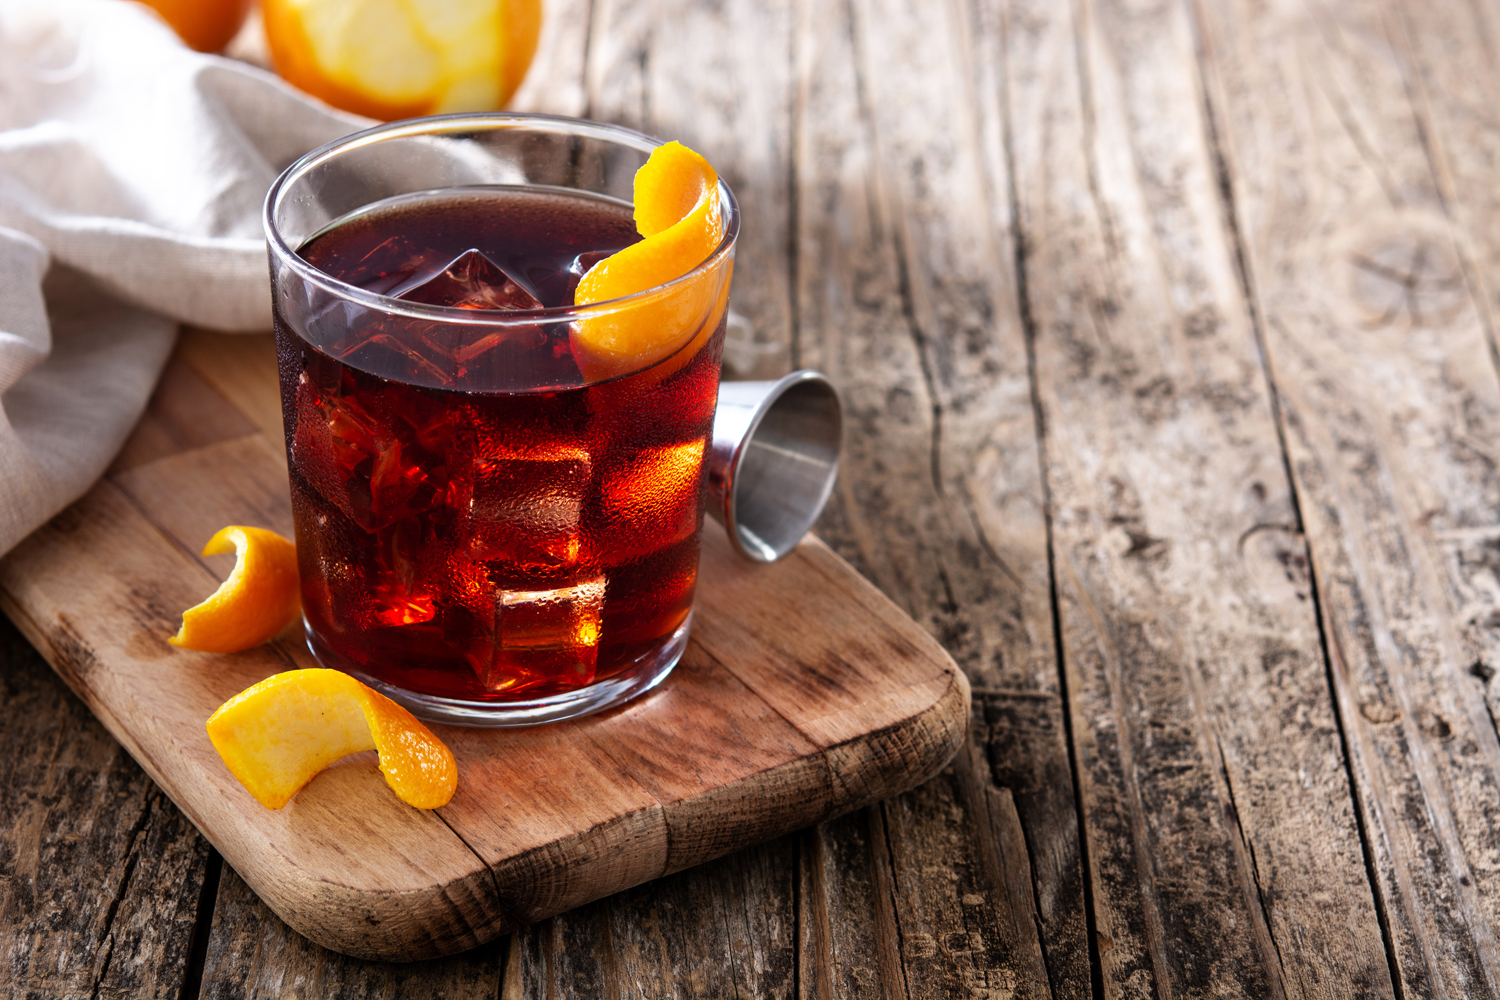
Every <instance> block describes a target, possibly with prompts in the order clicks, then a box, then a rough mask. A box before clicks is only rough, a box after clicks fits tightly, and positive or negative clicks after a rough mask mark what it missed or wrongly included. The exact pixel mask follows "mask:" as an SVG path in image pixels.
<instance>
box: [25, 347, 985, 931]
mask: <svg viewBox="0 0 1500 1000" xmlns="http://www.w3.org/2000/svg"><path fill="white" fill-rule="evenodd" d="M281 440H282V437H281V409H280V402H279V397H278V393H277V384H276V370H275V352H274V348H273V346H272V344H271V340H270V338H269V336H262V337H246V336H241V337H231V336H221V335H216V334H206V333H201V332H196V331H190V332H187V333H185V334H184V335H183V338H182V340H181V342H180V344H179V346H178V349H177V352H176V354H175V355H174V357H173V359H172V362H171V363H170V365H169V367H168V369H167V371H166V373H165V374H164V376H163V379H162V383H161V386H160V387H159V389H158V390H157V393H156V396H155V397H154V398H153V400H152V402H151V404H150V407H149V409H148V411H147V413H146V415H145V416H144V417H143V418H142V420H141V423H140V425H139V426H138V427H137V429H136V431H135V432H134V434H133V436H132V437H131V438H130V440H129V441H128V443H127V444H126V446H125V448H124V450H123V452H122V453H121V455H120V457H119V459H118V460H117V461H116V463H115V465H114V467H113V468H112V469H111V470H110V471H109V473H108V474H107V475H106V476H105V478H104V480H103V481H101V482H100V483H99V484H98V485H97V486H96V487H95V488H94V489H93V490H92V491H91V492H90V493H89V494H88V495H87V496H85V497H84V498H83V499H82V500H80V501H79V502H78V503H76V504H74V505H73V506H72V507H70V508H68V509H67V510H66V511H64V512H63V513H61V514H59V515H58V516H57V517H56V518H54V519H53V520H52V521H51V522H50V523H49V524H47V525H46V526H44V527H43V528H41V529H40V530H38V531H37V532H36V533H35V534H33V535H32V536H31V537H29V538H28V539H26V540H25V541H24V542H22V544H21V545H20V546H19V547H17V548H16V549H15V550H14V551H13V552H11V553H10V555H8V556H7V557H6V558H5V559H4V560H3V561H0V607H3V608H4V610H5V612H6V613H7V614H8V615H9V616H10V617H11V619H12V620H14V621H15V622H16V624H17V625H18V626H19V627H20V628H21V630H22V631H24V632H25V633H26V635H27V636H28V638H30V640H31V641H32V642H33V643H34V644H35V645H36V646H37V648H38V649H39V650H41V652H42V654H43V655H44V656H45V657H46V658H47V659H48V661H49V662H50V663H51V664H52V666H53V668H54V669H56V670H57V672H58V674H59V675H61V676H62V678H63V679H64V680H65V681H66V682H67V683H68V685H69V686H70V687H72V689H73V690H74V691H76V692H77V693H78V696H79V697H80V698H82V699H83V700H84V701H85V702H86V703H87V704H88V705H89V707H90V708H91V709H92V710H93V711H94V713H95V714H96V715H97V716H98V717H99V718H100V720H101V721H102V722H103V723H104V725H105V726H106V727H108V729H109V731H110V732H111V733H113V734H114V735H115V737H116V738H117V739H119V741H120V742H121V743H122V744H123V745H124V746H125V747H126V749H128V750H129V751H130V753H131V754H133V755H134V756H135V758H136V760H138V761H139V762H140V764H141V766H142V767H144V768H145V769H146V771H147V772H148V773H149V774H150V775H151V777H152V778H153V779H155V780H156V782H157V783H158V784H159V785H160V786H161V787H162V788H163V789H164V790H165V791H166V793H167V794H168V795H170V796H171V797H172V799H173V801H175V802H176V803H177V805H178V806H179V807H181V808H182V810H183V812H184V813H186V814H187V815H188V817H189V818H191V819H192V821H193V822H194V823H195V824H196V825H197V827H198V829H199V830H201V831H202V832H203V834H204V836H206V837H207V838H208V839H209V840H210V841H212V842H213V844H214V846H215V847H217V848H218V849H219V851H220V853H222V854H223V856H224V857H225V859H226V860H228V862H229V863H230V864H231V865H233V866H234V869H235V870H236V871H237V872H239V874H240V875H241V876H243V877H244V879H245V881H246V882H248V883H249V884H250V885H251V887H253V888H254V889H255V891H256V892H257V893H259V894H260V896H261V898H262V899H264V900H265V901H266V903H267V904H269V905H270V907H271V908H272V909H273V910H275V911H276V912H277V913H278V914H279V915H280V916H281V917H282V918H283V919H284V920H285V921H286V922H287V923H288V924H290V925H291V926H292V927H294V928H295V929H296V930H298V931H300V932H301V933H303V934H305V935H307V936H308V937H309V938H311V939H312V940H314V941H316V942H318V943H319V944H321V945H324V946H326V947H328V948H332V949H334V950H335V951H340V952H345V953H347V954H351V955H358V956H361V957H366V958H377V959H387V960H412V959H420V958H430V957H434V956H438V955H446V954H451V953H453V952H458V951H462V950H464V949H466V948H471V947H473V946H475V945H478V944H481V943H483V942H485V941H488V940H490V939H491V938H494V937H495V936H497V935H499V934H502V933H505V932H506V931H508V930H510V929H512V928H515V927H517V926H519V925H523V924H526V923H529V922H531V921H533V920H538V919H541V918H544V917H548V916H551V915H553V914H556V913H560V912H562V911H564V910H568V909H570V908H572V907H575V906H578V905H580V904H582V903H585V902H588V901H590V900H593V899H597V898H599V897H601V896H606V895H609V894H610V893H614V892H618V891H620V890H622V889H625V888H628V887H630V886H633V885H637V884H639V883H641V882H645V881H647V880H649V879H653V878H657V877H659V876H661V875H664V874H667V873H669V872H674V871H678V870H680V869H683V868H687V867H689V866H691V865H696V864H698V863H700V862H703V861H707V860H709V859H711V858H715V857H718V856H720V855H722V854H726V853H728V852H730V851H734V850H737V849H739V848H741V847H745V846H747V845H749V844H752V843H755V842H757V841H762V840H766V839H769V838H772V837H776V836H778V835H780V834H783V833H786V832H788V831H791V830H795V829H798V828H800V827H803V826H807V825H809V824H812V823H816V822H818V821H820V820H823V819H826V818H828V817H830V816H833V815H836V814H838V813H842V812H846V811H848V810H851V809H854V808H857V807H859V806H861V805H864V804H867V803H870V802H873V801H876V800H878V799H881V798H884V797H886V796H889V795H892V794H894V793H896V792H899V791H902V790H904V789H906V788H909V787H911V786H913V785H916V784H918V783H920V782H922V781H924V780H926V779H927V778H928V777H930V776H932V775H933V774H935V773H936V772H937V771H938V770H939V769H941V768H942V767H943V765H944V764H945V763H946V762H947V761H948V759H949V757H951V756H952V754H953V753H954V751H955V750H956V749H957V748H958V746H959V744H960V742H961V741H962V739H963V737H964V732H965V728H966V726H967V722H968V714H969V688H968V684H967V682H966V681H965V680H964V677H963V675H962V674H961V673H960V672H959V671H958V670H957V668H956V667H955V666H954V664H953V661H952V660H951V659H950V658H949V657H948V655H947V654H946V653H945V652H944V651H943V650H942V648H941V647H940V646H938V644H937V643H936V642H934V641H933V639H932V638H931V637H930V636H928V635H927V633H926V632H924V631H923V630H922V629H921V628H919V627H918V626H917V625H916V624H915V623H914V622H912V621H911V619H909V618H908V617H907V616H906V615H904V614H903V613H902V612H901V611H900V610H899V609H898V608H897V607H896V606H895V605H894V604H892V603H891V602H890V601H889V600H887V599H886V598H885V597H884V596H883V595H882V594H881V593H880V592H879V591H877V590H876V589H875V588H874V587H873V586H871V585H870V584H869V583H868V582H866V581H865V580H864V579H863V578H862V577H860V576H859V575H858V574H857V573H855V572H854V571H853V570H852V569H851V568H850V567H849V566H848V565H847V564H846V563H844V562H843V560H841V559H840V558H839V557H838V556H836V555H834V554H833V553H832V552H830V551H829V550H828V549H827V548H826V547H825V546H824V545H823V544H822V543H820V542H818V541H817V540H816V539H812V538H809V539H808V540H806V541H805V542H804V543H803V544H802V545H801V546H800V547H799V548H798V549H797V551H796V552H794V553H793V554H792V555H791V556H789V557H787V558H786V559H784V560H782V561H781V562H779V563H776V564H775V565H771V566H760V565H752V564H750V563H747V562H745V561H742V560H740V559H738V558H737V557H735V556H734V555H733V554H732V552H731V550H730V547H729V543H728V540H727V539H726V538H725V537H724V533H723V530H722V529H721V528H720V527H719V526H718V525H716V524H713V523H709V524H707V525H705V528H704V543H703V557H702V564H701V569H700V574H699V589H698V604H697V614H696V619H695V622H694V625H693V637H692V641H691V643H690V644H689V646H688V650H687V652H686V654H685V655H684V657H683V659H682V662H681V664H680V665H679V666H678V667H677V669H676V670H675V671H673V673H672V675H671V676H670V677H669V678H668V679H667V681H666V682H665V683H664V684H663V685H662V686H661V687H660V688H658V689H657V690H656V691H654V692H652V693H651V694H649V695H648V696H646V697H645V698H642V699H639V700H637V701H636V702H633V703H631V704H629V705H626V706H623V707H621V708H618V709H615V710H613V711H611V712H608V713H604V714H601V715H597V716H593V717H590V718H587V719H581V720H575V721H572V722H564V723H558V724H554V725H549V726H542V727H537V728H532V729H522V730H479V729H465V728H459V727H450V726H434V727H433V729H434V731H435V732H437V734H438V735H439V736H440V737H442V739H444V740H445V741H446V742H447V743H448V745H449V746H450V747H452V749H453V752H454V754H455V755H456V756H457V758H458V764H459V774H460V778H459V786H458V792H457V794H456V795H455V796H454V798H453V801H452V802H451V803H450V804H449V805H447V806H445V807H443V808H442V809H439V810H435V811H431V812H427V811H422V810H417V809H413V808H411V807H409V806H407V805H405V804H403V803H402V802H400V801H399V800H398V799H397V798H396V797H395V796H394V795H393V794H392V793H391V792H390V791H389V789H388V788H387V787H386V784H385V781H384V779H383V778H382V777H381V775H380V773H379V771H378V770H377V769H376V765H375V756H374V753H373V751H371V752H369V753H366V754H358V755H355V756H353V757H349V758H346V759H345V760H343V761H341V762H340V763H339V764H336V765H335V766H333V767H331V768H329V769H328V770H326V771H324V772H323V773H322V774H320V775H319V776H318V777H317V778H315V779H313V781H312V783H311V784H310V785H308V786H307V787H306V788H305V789H303V790H302V791H301V792H300V793H299V794H298V795H297V796H296V798H294V799H293V800H292V802H291V803H290V804H289V805H287V806H286V807H285V808H283V809H281V810H279V811H271V810H268V809H264V808H262V807H261V806H260V805H259V804H257V803H256V802H255V801H254V800H252V799H251V798H250V796H249V794H248V793H246V792H245V790H244V789H243V788H241V787H240V786H239V784H238V783H236V782H235V780H234V779H233V778H232V777H231V776H230V774H229V772H228V771H227V770H226V769H225V768H224V765H223V763H222V762H221V761H220V760H219V757H218V755H217V754H216V753H215V751H214V749H213V747H212V745H211V744H210V743H209V741H208V736H207V734H206V732H205V730H204V726H203V723H204V721H205V720H206V719H207V718H208V716H209V715H210V714H211V713H212V712H213V710H214V709H215V708H217V707H218V706H219V704H221V703H222V702H223V701H224V700H225V699H227V698H228V697H230V696H231V695H233V694H234V693H236V692H237V691H240V690H242V689H243V688H245V687H248V686H249V685H251V684H253V683H255V682H256V681H259V680H261V679H262V678H264V677H267V676H269V675H270V674H273V673H276V672H278V671H282V670H286V669H289V668H292V667H297V666H313V665H315V664H314V662H313V660H312V658H311V656H310V654H309V653H308V652H307V649H306V647H305V646H304V645H303V644H302V642H301V641H300V637H299V638H295V639H294V638H290V637H288V638H283V639H281V640H278V641H277V642H274V643H271V644H268V645H266V646H262V647H260V648H259V649H254V650H250V651H248V652H245V653H239V654H235V655H232V656H216V655H212V654H205V653H194V652H189V651H185V650H179V649H176V648H174V647H172V646H169V645H168V644H167V642H166V639H167V636H169V635H171V634H173V633H174V632H175V631H176V629H177V626H178V624H179V621H180V613H181V611H182V609H183V608H186V607H189V606H191V605H193V604H196V603H197V602H198V601H200V600H201V599H202V598H203V597H204V596H205V595H207V594H208V593H210V592H212V590H213V589H214V587H215V586H217V584H218V582H219V581H220V580H222V579H223V577H224V576H226V575H227V574H228V572H229V569H230V568H231V567H232V566H233V557H232V556H217V557H213V558H210V559H204V558H201V557H199V556H198V555H197V553H198V551H199V550H200V549H201V547H202V546H203V544H204V543H205V542H206V541H207V540H208V538H209V536H210V535H212V534H213V533H214V531H216V530H217V529H218V528H220V527H222V526H223V525H226V524H251V525H262V526H267V527H271V528H275V529H277V530H279V531H282V532H284V533H286V534H287V535H290V534H291V529H292V524H291V507H290V501H289V499H288V495H287V484H286V460H285V454H284V452H283V449H282V444H281Z"/></svg>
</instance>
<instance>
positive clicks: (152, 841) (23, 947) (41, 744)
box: [0, 622, 209, 1000]
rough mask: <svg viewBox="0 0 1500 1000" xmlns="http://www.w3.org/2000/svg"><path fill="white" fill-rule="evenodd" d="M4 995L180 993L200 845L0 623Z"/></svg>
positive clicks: (201, 861)
mask: <svg viewBox="0 0 1500 1000" xmlns="http://www.w3.org/2000/svg"><path fill="white" fill-rule="evenodd" d="M0 664H3V670H0V816H3V817H4V818H5V819H4V822H3V824H0V928H3V934H0V969H3V970H4V975H3V977H0V978H3V983H0V996H5V997H8V998H9V997H14V998H22V997H48V998H52V997H57V998H62V997H80V998H81V997H98V996H106V997H124V996H130V997H142V998H153V1000H154V998H162V1000H167V998H172V1000H175V998H176V997H177V996H178V995H179V993H180V991H181V990H182V989H183V986H184V978H185V976H186V971H187V967H188V956H189V953H190V951H191V948H192V944H193V934H194V928H195V926H196V924H197V921H198V909H199V897H200V890H201V888H202V886H203V881H204V869H205V862H206V861H207V858H208V851H209V848H208V844H207V842H206V841H204V840H203V838H201V837H199V836H198V834H197V832H196V831H194V830H193V828H192V826H191V825H190V824H189V823H188V822H187V820H186V819H185V818H184V817H183V816H182V814H181V813H180V812H178V811H177V809H176V808H175V807H174V806H173V805H172V804H171V802H169V801H168V800H167V798H166V796H164V795H163V794H162V793H161V792H160V791H159V790H158V789H156V788H155V787H153V786H152V784H151V782H150V780H149V779H148V778H147V777H146V775H145V774H143V773H142V772H141V769H140V768H139V767H138V766H137V765H136V764H135V762H134V761H132V760H131V759H130V757H129V756H128V755H127V754H126V753H125V752H124V751H123V750H122V749H121V748H120V746H119V744H117V743H116V742H115V741H114V740H113V739H111V738H110V736H109V734H108V733H106V732H105V731H104V728H103V727H102V726H101V725H99V723H98V722H96V721H95V720H94V719H93V718H92V717H91V716H90V715H89V712H88V709H87V708H85V707H84V705H83V704H81V703H80V702H79V701H78V699H76V698H74V697H73V696H72V695H71V694H69V693H68V691H67V689H66V688H64V687H63V686H62V684H61V683H59V681H58V679H57V678H56V677H55V676H53V674H52V673H51V671H49V670H48V669H47V667H46V664H45V663H44V662H43V660H42V658H41V657H40V656H38V655H37V653H36V652H35V651H34V650H33V649H32V648H31V647H30V646H29V645H28V644H27V642H26V641H25V640H24V639H23V638H22V637H21V635H20V634H19V633H18V632H17V631H16V630H15V628H14V626H12V625H11V624H10V623H9V622H0Z"/></svg>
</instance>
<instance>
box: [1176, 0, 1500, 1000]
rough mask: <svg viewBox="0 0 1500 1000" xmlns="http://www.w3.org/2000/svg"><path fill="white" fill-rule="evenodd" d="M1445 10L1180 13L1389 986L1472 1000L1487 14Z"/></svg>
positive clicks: (1489, 793)
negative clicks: (1298, 512) (1223, 191)
mask: <svg viewBox="0 0 1500 1000" xmlns="http://www.w3.org/2000/svg"><path fill="white" fill-rule="evenodd" d="M1442 6H1443V8H1444V9H1441V10H1436V9H1432V10H1429V9H1427V8H1426V7H1425V6H1423V5H1407V4H1401V3H1374V4H1368V5H1360V6H1355V7H1347V8H1334V7H1321V6H1319V7H1313V8H1311V9H1307V10H1298V9H1280V8H1271V9H1266V8H1260V7H1249V6H1242V5H1238V4H1235V5H1227V6H1225V7H1222V8H1207V7H1205V8H1202V9H1200V10H1199V11H1198V16H1199V18H1200V21H1201V24H1202V32H1203V36H1204V39H1205V43H1204V51H1205V53H1207V58H1205V60H1204V62H1205V77H1206V79H1208V80H1209V81H1210V82H1211V84H1212V89H1211V90H1210V91H1209V96H1210V98H1211V100H1212V107H1213V108H1214V110H1215V113H1216V116H1217V120H1218V125H1219V128H1220V135H1221V148H1222V150H1223V155H1224V157H1225V162H1226V170H1227V180H1228V182H1229V184H1230V189H1231V191H1232V193H1233V204H1234V210H1235V219H1236V222H1237V225H1238V227H1239V231H1240V233H1241V234H1242V239H1243V245H1244V254H1245V258H1246V263H1247V273H1248V276H1249V278H1250V279H1251V281H1250V284H1251V287H1252V288H1253V289H1254V291H1255V295H1256V306H1257V312H1258V314H1259V315H1260V316H1262V317H1263V321H1262V324H1261V331H1260V332H1261V336H1262V340H1263V343H1264V346H1265V351H1266V355H1267V359H1268V362H1269V365H1270V368H1271V370H1272V371H1273V372H1274V375H1275V380H1276V388H1277V393H1278V398H1279V401H1280V408H1281V422H1282V428H1283V433H1284V435H1285V438H1286V442H1287V450H1288V453H1289V456H1290V462H1291V468H1292V471H1293V474H1294V477H1295V482H1296V486H1297V490H1298V494H1299V496H1300V498H1301V508H1302V515H1303V518H1304V522H1305V525H1306V530H1307V536H1308V540H1309V544H1310V547H1311V551H1312V568H1313V572H1314V576H1315V579H1316V582H1317V586H1318V595H1319V598H1320V603H1321V609H1322V613H1323V617H1324V627H1325V630H1326V632H1327V634H1328V640H1329V655H1330V657H1331V663H1332V676H1333V679H1334V684H1335V694H1336V696H1337V703H1338V709H1339V713H1340V716H1341V718H1342V722H1343V728H1344V732H1345V736H1346V742H1347V744H1348V747H1349V752H1350V756H1351V759H1352V761H1353V764H1354V774H1355V776H1356V778H1357V780H1358V784H1359V788H1358V792H1359V801H1360V805H1361V808H1362V813H1363V821H1364V826H1365V828H1366V831H1367V837H1366V842H1367V849H1368V851H1369V853H1370V857H1371V865H1372V868H1373V870H1374V872H1375V876H1376V888H1377V891H1378V893H1379V895H1380V898H1381V900H1382V902H1383V907H1384V909H1385V919H1386V925H1387V929H1388V936H1389V939H1390V956H1389V957H1390V963H1391V969H1392V971H1393V973H1394V974H1395V975H1397V976H1398V977H1399V980H1400V982H1401V983H1402V986H1403V988H1404V992H1405V994H1406V995H1407V996H1410V997H1427V996H1474V997H1478V996H1495V995H1497V994H1500V951H1497V946H1496V927H1497V924H1496V918H1497V915H1500V914H1497V910H1500V878H1497V877H1496V874H1495V868H1494V865H1493V862H1492V860H1491V859H1492V858H1493V857H1494V856H1495V854H1496V852H1497V850H1500V840H1497V837H1496V833H1495V829H1494V821H1493V818H1494V816H1495V815H1496V812H1497V810H1500V742H1497V739H1496V733H1495V723H1494V718H1495V716H1494V712H1493V707H1492V702H1491V701H1490V700H1489V699H1488V698H1487V692H1486V686H1487V683H1488V678H1489V677H1491V676H1493V674H1492V672H1491V668H1490V667H1489V664H1490V663H1491V662H1493V660H1494V650H1495V648H1496V646H1495V638H1494V631H1493V622H1494V621H1495V619H1494V617H1493V616H1494V614H1495V611H1496V609H1497V607H1500V604H1497V600H1496V594H1497V591H1496V590H1495V579H1496V577H1495V570H1494V568H1493V567H1494V566H1495V560H1494V545H1495V540H1496V538H1497V537H1500V532H1497V529H1496V527H1495V525H1496V514H1495V511H1496V504H1497V499H1500V474H1497V471H1496V469H1497V466H1496V457H1497V456H1496V452H1495V447H1494V442H1495V440H1496V434H1497V430H1500V384H1497V379H1496V375H1495V369H1494V367H1493V364H1492V361H1493V358H1494V350H1493V344H1494V342H1493V339H1492V338H1493V322H1492V319H1491V313H1492V310H1493V302H1492V301H1491V300H1490V298H1489V296H1488V294H1487V293H1486V291H1485V289H1486V287H1488V283H1489V282H1490V281H1491V280H1492V277H1491V276H1490V275H1489V273H1488V270H1487V267H1486V264H1487V263H1491V262H1493V259H1494V257H1493V254H1494V247H1495V245H1496V244H1495V235H1494V232H1493V230H1492V229H1490V230H1488V231H1486V230H1485V229H1475V228H1472V227H1473V226H1474V224H1475V223H1480V224H1481V225H1483V220H1485V219H1487V218H1489V217H1490V213H1492V212H1493V210H1494V205H1495V192H1494V190H1493V177H1492V176H1490V177H1487V178H1486V179H1485V180H1484V181H1483V182H1480V181H1479V179H1478V172H1477V171H1476V164H1477V162H1478V159H1479V158H1482V157H1483V155H1484V150H1485V149H1487V148H1488V149H1493V148H1494V144H1495V141H1496V134H1497V133H1496V129H1497V124H1500V123H1497V121H1496V117H1495V115H1494V112H1493V110H1492V109H1491V110H1490V111H1489V112H1488V113H1483V112H1480V111H1479V108H1480V104H1481V102H1480V98H1481V95H1485V99H1487V100H1488V101H1489V102H1490V104H1491V106H1492V105H1493V101H1494V95H1495V94H1496V90H1495V78H1494V75H1493V69H1492V68H1490V69H1483V68H1481V67H1482V66H1491V67H1492V63H1493V51H1494V50H1493V48H1491V47H1490V46H1491V45H1492V43H1493V41H1494V33H1493V31H1494V29H1493V22H1492V18H1493V11H1490V12H1488V13H1486V12H1485V9H1484V7H1483V5H1472V6H1471V7H1469V8H1467V9H1464V8H1461V7H1459V6H1458V5H1442ZM1417 37H1421V38H1423V39H1424V41H1423V42H1422V43H1421V45H1420V46H1419V45H1418V44H1417V43H1416V41H1415V38H1417ZM1450 59H1451V60H1454V61H1453V63H1452V64H1451V65H1449V64H1448V60H1450ZM1460 73H1467V74H1469V75H1467V76H1466V77H1465V78H1464V79H1463V80H1462V83H1461V84H1460V83H1459V79H1458V77H1457V74H1460ZM1454 85H1458V86H1457V90H1456V91H1454V92H1452V93H1449V92H1447V88H1448V87H1451V86H1454ZM1252 89H1253V92H1254V98H1253V99H1251V98H1250V96H1249V94H1250V91H1251V90H1252ZM1455 152H1456V153H1457V156H1458V159H1455ZM1461 159H1467V165H1466V166H1465V167H1463V168H1460V170H1455V167H1454V164H1455V163H1456V162H1458V161H1459V160H1461ZM1271 178H1276V180H1277V183H1275V184H1274V185H1272V184H1269V183H1268V181H1269V180H1270V179H1271Z"/></svg>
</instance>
